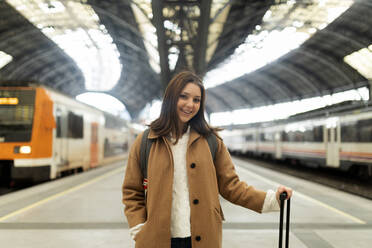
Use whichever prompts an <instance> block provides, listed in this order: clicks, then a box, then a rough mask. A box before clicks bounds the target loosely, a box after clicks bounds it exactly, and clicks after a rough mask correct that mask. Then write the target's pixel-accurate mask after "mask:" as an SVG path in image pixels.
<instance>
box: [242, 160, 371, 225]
mask: <svg viewBox="0 0 372 248" xmlns="http://www.w3.org/2000/svg"><path fill="white" fill-rule="evenodd" d="M235 161H237V162H238V163H241V161H239V160H235ZM238 163H237V164H238ZM240 168H242V169H244V172H245V173H247V174H250V175H251V176H253V177H255V178H257V179H259V180H261V181H264V182H266V183H267V184H270V185H273V186H274V187H278V186H279V185H280V183H278V182H275V181H272V180H269V179H266V178H265V177H263V176H260V175H258V174H256V173H254V172H252V171H249V170H248V169H247V168H245V167H244V166H241V167H240ZM293 195H296V196H297V195H298V196H300V197H302V198H305V199H306V200H308V201H311V202H313V203H316V204H318V205H320V206H322V207H324V208H327V209H329V210H331V211H333V212H335V213H337V214H339V215H342V216H344V217H346V218H349V219H351V220H352V221H354V222H356V223H359V224H367V223H366V222H365V221H363V220H361V219H359V218H357V217H354V216H352V215H350V214H348V213H345V212H343V211H341V210H339V209H337V208H334V207H332V206H329V205H328V204H326V203H323V202H321V201H318V200H316V199H314V198H312V197H310V196H307V195H304V194H302V193H300V192H298V191H294V193H293Z"/></svg>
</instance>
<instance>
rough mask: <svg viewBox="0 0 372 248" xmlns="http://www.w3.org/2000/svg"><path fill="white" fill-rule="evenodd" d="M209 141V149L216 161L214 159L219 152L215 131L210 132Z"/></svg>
mask: <svg viewBox="0 0 372 248" xmlns="http://www.w3.org/2000/svg"><path fill="white" fill-rule="evenodd" d="M207 142H208V146H209V150H210V152H211V154H212V158H213V161H214V159H215V158H216V153H217V149H218V143H217V137H216V135H215V134H214V133H210V134H209V135H208V136H207Z"/></svg>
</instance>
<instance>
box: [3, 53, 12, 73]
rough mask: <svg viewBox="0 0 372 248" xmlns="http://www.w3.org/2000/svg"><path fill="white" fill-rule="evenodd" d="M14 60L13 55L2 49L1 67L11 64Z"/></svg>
mask: <svg viewBox="0 0 372 248" xmlns="http://www.w3.org/2000/svg"><path fill="white" fill-rule="evenodd" d="M12 60H13V57H12V56H10V55H9V54H7V53H5V52H2V51H0V69H1V68H3V67H4V66H6V65H7V64H9V63H10V62H11V61H12Z"/></svg>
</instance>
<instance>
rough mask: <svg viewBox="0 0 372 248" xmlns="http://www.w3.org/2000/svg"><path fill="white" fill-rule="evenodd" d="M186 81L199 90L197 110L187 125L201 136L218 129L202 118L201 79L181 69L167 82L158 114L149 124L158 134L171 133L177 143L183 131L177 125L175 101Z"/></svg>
mask: <svg viewBox="0 0 372 248" xmlns="http://www.w3.org/2000/svg"><path fill="white" fill-rule="evenodd" d="M188 83H193V84H195V85H197V86H199V88H200V92H201V99H200V108H199V111H198V113H197V114H196V115H195V116H194V117H193V118H192V119H191V120H190V121H189V122H188V125H190V126H191V128H192V129H194V130H195V131H196V132H198V133H199V134H201V135H203V136H207V135H209V134H210V133H212V132H213V133H216V131H219V130H220V129H218V128H213V127H211V126H209V125H208V123H207V121H206V120H205V118H204V108H205V88H204V86H203V83H202V80H201V79H200V78H199V77H198V76H197V75H196V74H194V73H192V72H190V71H183V72H180V73H178V74H176V75H175V76H174V77H173V78H172V80H171V81H170V82H169V84H168V86H167V89H166V90H165V94H164V98H163V103H162V105H161V112H160V116H159V117H158V118H157V119H156V120H155V121H153V122H152V123H151V124H150V128H151V129H152V130H153V131H154V132H155V133H156V134H158V135H160V136H168V135H170V134H172V135H173V137H174V138H175V139H176V141H175V143H174V144H177V142H178V140H179V138H181V136H182V132H183V127H180V126H179V121H178V115H177V102H178V98H179V96H180V94H181V92H182V90H183V89H184V88H185V86H186V85H187V84H188Z"/></svg>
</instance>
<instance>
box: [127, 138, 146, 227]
mask: <svg viewBox="0 0 372 248" xmlns="http://www.w3.org/2000/svg"><path fill="white" fill-rule="evenodd" d="M142 135H143V134H142ZM142 135H138V136H137V138H136V140H135V141H134V144H133V145H132V147H131V150H130V153H129V157H128V162H127V166H126V170H125V176H124V182H123V186H122V194H123V198H122V202H123V204H124V206H125V207H124V214H125V216H126V217H127V220H128V224H129V227H133V226H136V225H137V224H140V223H144V222H145V221H146V219H147V213H146V203H145V191H144V188H143V176H142V173H141V169H140V164H139V161H140V159H139V154H140V151H139V150H140V146H141V140H142Z"/></svg>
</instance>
